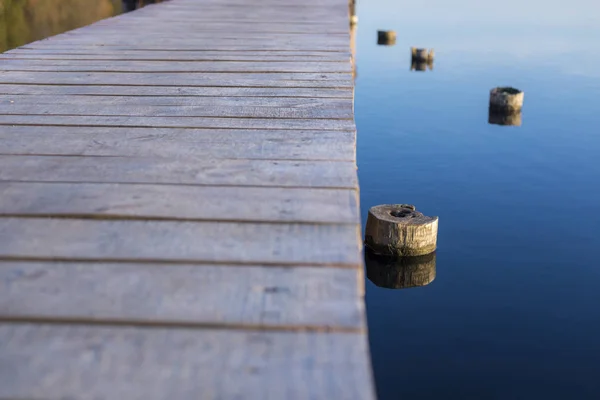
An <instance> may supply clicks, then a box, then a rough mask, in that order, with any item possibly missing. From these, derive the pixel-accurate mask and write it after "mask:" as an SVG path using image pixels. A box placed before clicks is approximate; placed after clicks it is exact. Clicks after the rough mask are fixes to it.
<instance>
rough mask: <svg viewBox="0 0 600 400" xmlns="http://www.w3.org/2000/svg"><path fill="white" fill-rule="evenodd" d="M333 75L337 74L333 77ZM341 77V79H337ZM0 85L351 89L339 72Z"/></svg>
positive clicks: (58, 75)
mask: <svg viewBox="0 0 600 400" xmlns="http://www.w3.org/2000/svg"><path fill="white" fill-rule="evenodd" d="M330 75H338V76H336V77H332V76H330ZM336 78H338V79H336ZM0 83H10V84H16V83H18V84H52V85H82V84H85V85H111V86H113V85H114V86H119V85H150V86H197V87H201V86H212V87H238V86H243V87H306V88H348V87H350V88H351V87H352V85H353V83H352V80H351V77H350V75H349V74H336V73H322V74H321V73H317V74H315V73H273V74H270V73H254V74H229V73H203V72H196V73H170V74H169V73H149V72H148V73H126V72H96V73H85V72H52V71H39V72H35V73H31V71H29V72H28V71H0Z"/></svg>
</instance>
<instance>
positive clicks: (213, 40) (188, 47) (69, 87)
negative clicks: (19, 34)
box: [0, 0, 374, 400]
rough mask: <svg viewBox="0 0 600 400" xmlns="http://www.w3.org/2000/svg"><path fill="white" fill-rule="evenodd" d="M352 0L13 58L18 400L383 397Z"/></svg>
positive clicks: (7, 224) (0, 59)
mask: <svg viewBox="0 0 600 400" xmlns="http://www.w3.org/2000/svg"><path fill="white" fill-rule="evenodd" d="M348 25H349V24H348V0H305V1H302V2H297V1H294V0H264V1H257V0H172V1H170V2H167V3H162V4H158V5H154V6H149V7H146V8H143V9H141V10H139V11H136V12H133V13H130V14H126V15H122V16H119V17H116V18H112V19H108V20H104V21H101V22H98V23H96V24H94V25H92V26H89V27H85V28H81V29H78V30H75V31H72V32H68V33H65V34H62V35H59V36H56V37H53V38H50V39H47V40H44V41H40V42H36V43H32V44H29V45H27V46H24V47H22V48H19V49H16V50H13V51H9V52H7V53H4V54H0V196H1V197H0V198H1V200H0V399H16V398H18V399H25V398H27V399H59V398H61V399H66V398H69V399H87V398H90V399H92V398H93V399H203V400H204V399H371V398H373V397H374V393H373V392H374V391H373V385H372V378H371V370H370V361H369V351H368V343H367V337H366V326H365V312H364V302H363V286H364V277H363V269H362V260H361V238H360V225H359V210H358V184H357V175H356V162H355V139H356V137H355V125H354V120H353V90H354V89H353V80H352V69H351V62H350V54H349V43H350V37H349V32H348Z"/></svg>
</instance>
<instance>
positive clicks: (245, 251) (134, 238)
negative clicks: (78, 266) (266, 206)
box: [0, 217, 361, 268]
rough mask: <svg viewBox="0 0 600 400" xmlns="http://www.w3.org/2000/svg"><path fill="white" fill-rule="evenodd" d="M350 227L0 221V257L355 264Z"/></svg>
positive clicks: (355, 231)
mask: <svg viewBox="0 0 600 400" xmlns="http://www.w3.org/2000/svg"><path fill="white" fill-rule="evenodd" d="M358 228H359V227H358V225H308V224H272V223H261V224H256V223H226V222H172V221H137V220H136V221H134V220H78V219H53V218H42V219H33V218H10V217H7V218H0V259H26V260H27V259H42V260H90V261H107V262H110V261H135V262H180V263H208V264H210V263H220V264H227V263H232V264H239V263H250V264H275V265H277V264H285V265H297V264H300V265H312V264H318V265H336V266H344V267H351V268H359V266H360V265H361V258H360V250H359V244H360V240H359V232H358V230H359V229H358Z"/></svg>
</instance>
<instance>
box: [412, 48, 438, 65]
mask: <svg viewBox="0 0 600 400" xmlns="http://www.w3.org/2000/svg"><path fill="white" fill-rule="evenodd" d="M410 54H411V58H412V60H413V61H417V62H418V61H420V62H433V59H434V57H435V52H434V51H433V49H429V50H428V49H418V48H416V47H411V48H410Z"/></svg>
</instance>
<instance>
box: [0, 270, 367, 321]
mask: <svg viewBox="0 0 600 400" xmlns="http://www.w3.org/2000/svg"><path fill="white" fill-rule="evenodd" d="M362 278H363V277H362V271H359V270H351V269H344V268H320V267H308V266H303V267H275V266H273V267H264V266H260V265H257V266H250V265H244V266H235V265H229V266H228V265H225V266H223V265H218V266H217V265H200V266H199V265H168V264H155V265H147V264H126V263H122V264H108V263H107V264H97V263H91V264H85V263H57V262H47V263H27V262H25V263H23V262H0V320H2V319H10V318H13V319H16V318H20V319H25V318H28V319H32V320H35V319H38V320H39V319H48V318H51V319H52V318H56V319H71V320H79V321H82V322H85V321H116V322H126V321H136V322H139V323H153V324H165V325H168V324H190V325H198V326H202V325H204V326H207V325H208V326H211V325H212V326H214V325H216V324H223V325H233V326H240V325H249V326H251V327H259V326H263V327H275V328H277V327H284V328H286V327H289V328H300V329H302V328H304V327H311V328H313V329H319V327H323V326H326V327H328V328H329V329H333V330H335V329H341V330H355V331H360V330H362V329H363V326H364V321H363V318H364V310H363V308H364V305H363V303H362V301H360V297H361V296H362V290H361V287H362V282H361V279H362Z"/></svg>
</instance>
